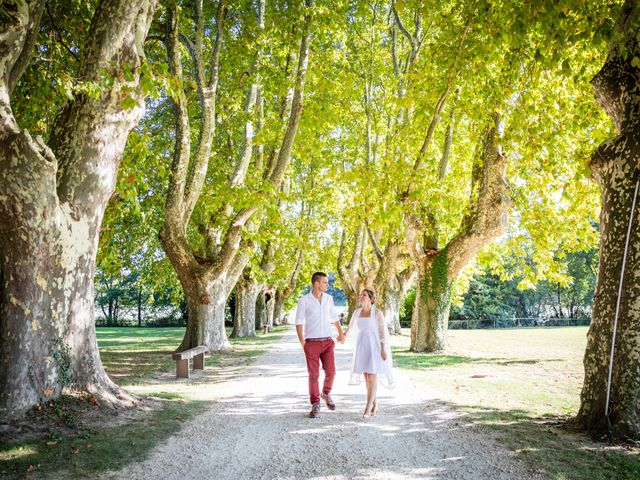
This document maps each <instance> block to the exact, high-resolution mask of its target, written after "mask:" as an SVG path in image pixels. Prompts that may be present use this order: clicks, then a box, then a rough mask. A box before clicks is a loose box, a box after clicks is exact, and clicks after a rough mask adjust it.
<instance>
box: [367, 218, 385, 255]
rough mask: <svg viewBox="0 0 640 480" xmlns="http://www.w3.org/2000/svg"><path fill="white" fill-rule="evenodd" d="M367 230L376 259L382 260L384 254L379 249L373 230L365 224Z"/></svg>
mask: <svg viewBox="0 0 640 480" xmlns="http://www.w3.org/2000/svg"><path fill="white" fill-rule="evenodd" d="M367 232H368V233H369V241H370V243H371V246H372V247H373V252H374V253H375V255H376V257H377V258H378V261H379V262H382V259H383V258H384V254H383V253H382V250H380V246H379V245H378V241H377V240H376V237H375V236H374V235H373V231H371V227H369V225H367Z"/></svg>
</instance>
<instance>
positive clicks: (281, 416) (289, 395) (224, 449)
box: [103, 330, 539, 480]
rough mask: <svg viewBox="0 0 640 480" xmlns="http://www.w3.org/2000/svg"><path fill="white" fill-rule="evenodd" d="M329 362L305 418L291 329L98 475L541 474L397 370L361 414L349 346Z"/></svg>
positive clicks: (360, 390) (300, 360) (302, 374)
mask: <svg viewBox="0 0 640 480" xmlns="http://www.w3.org/2000/svg"><path fill="white" fill-rule="evenodd" d="M336 364H337V368H338V374H337V376H336V380H335V383H334V389H333V397H334V400H335V402H336V404H337V410H336V411H335V412H330V411H329V410H327V409H326V408H323V410H322V414H321V416H320V418H318V419H309V418H308V417H307V413H308V411H309V403H308V395H307V392H306V390H307V380H306V378H307V376H306V368H305V362H304V354H303V352H302V349H301V348H300V345H299V343H298V342H297V338H296V337H295V332H294V330H291V331H289V332H287V333H286V334H285V335H284V336H283V338H282V339H281V340H280V341H279V342H277V343H276V344H275V345H274V346H273V347H272V348H271V350H269V351H268V352H267V353H266V354H264V355H263V356H261V357H260V358H258V360H257V361H256V362H255V363H254V364H253V365H252V366H250V367H248V368H247V369H246V370H245V371H244V372H240V373H238V374H237V375H235V376H231V377H230V378H227V379H225V380H224V381H223V382H219V383H214V384H206V385H204V384H203V385H202V388H207V389H211V391H210V392H206V394H207V395H206V396H209V395H210V396H211V398H215V399H216V400H215V401H214V402H213V406H212V407H211V409H209V410H207V411H206V412H205V413H203V414H201V415H199V416H198V417H196V418H193V419H192V420H191V421H189V422H187V423H185V425H184V427H183V429H182V430H181V431H180V432H179V433H177V434H176V435H175V436H173V437H171V438H169V439H168V440H167V441H165V442H164V443H162V444H161V445H159V446H158V447H157V448H156V449H155V450H154V451H153V452H152V453H151V455H150V457H149V458H148V459H147V460H146V461H145V462H143V463H139V464H133V465H129V466H128V467H126V468H125V469H123V470H120V471H118V472H110V473H108V474H107V475H105V476H104V477H103V478H110V479H112V478H126V479H149V478H151V479H155V478H163V479H185V478H189V479H205V478H211V479H216V480H226V479H229V480H231V479H234V480H235V479H243V480H250V479H291V480H294V479H295V480H298V479H331V480H342V479H394V480H395V479H418V478H420V479H465V480H466V479H487V480H489V479H491V480H494V479H505V480H506V479H509V480H513V479H533V478H539V477H538V476H537V475H535V474H532V473H531V472H530V471H529V470H528V469H527V468H526V467H525V466H524V465H523V464H521V463H520V462H519V461H517V460H516V459H515V458H514V454H513V452H511V451H509V450H508V449H506V448H505V447H503V446H501V445H499V444H498V443H496V442H495V441H494V440H493V439H492V438H491V437H490V436H489V435H488V434H487V433H486V432H483V431H482V430H481V429H479V428H477V427H473V426H471V425H470V424H469V423H468V422H466V421H465V420H464V418H463V417H462V416H461V415H460V413H458V412H455V411H453V410H451V409H450V408H447V407H444V406H442V405H441V404H439V403H438V401H437V400H435V399H434V398H433V396H431V397H430V396H429V392H425V391H423V390H424V388H422V389H420V388H418V386H417V385H415V384H412V383H411V381H410V380H409V379H408V378H407V377H406V376H405V375H403V374H402V372H401V371H398V370H396V380H397V386H396V388H395V389H394V390H385V389H384V388H379V389H378V401H379V404H380V412H379V414H378V417H376V418H372V419H367V420H364V419H363V418H362V410H363V408H364V400H365V388H364V385H360V386H349V385H347V379H348V369H349V365H350V351H349V349H348V347H347V346H343V345H338V346H337V347H336ZM321 379H322V374H321ZM323 407H324V405H323Z"/></svg>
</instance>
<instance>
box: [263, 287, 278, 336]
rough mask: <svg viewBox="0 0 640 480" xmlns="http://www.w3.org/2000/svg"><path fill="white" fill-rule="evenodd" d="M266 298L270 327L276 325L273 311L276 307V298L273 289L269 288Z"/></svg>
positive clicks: (266, 311) (266, 312)
mask: <svg viewBox="0 0 640 480" xmlns="http://www.w3.org/2000/svg"><path fill="white" fill-rule="evenodd" d="M264 299H265V314H266V316H267V325H269V328H271V327H273V325H274V321H273V312H274V308H275V299H274V298H273V290H268V291H267V292H266V293H265V294H264Z"/></svg>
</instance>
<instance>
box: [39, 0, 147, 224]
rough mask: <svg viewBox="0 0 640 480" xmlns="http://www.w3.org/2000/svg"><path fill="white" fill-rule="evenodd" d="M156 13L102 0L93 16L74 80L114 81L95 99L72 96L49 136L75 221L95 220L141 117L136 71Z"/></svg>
mask: <svg viewBox="0 0 640 480" xmlns="http://www.w3.org/2000/svg"><path fill="white" fill-rule="evenodd" d="M155 8H156V0H136V1H134V0H103V1H102V2H100V3H99V5H98V7H97V9H96V12H95V14H94V16H93V19H92V23H91V27H90V28H89V35H88V37H87V40H86V43H85V44H84V46H83V48H82V50H81V53H80V65H79V69H78V78H80V79H82V81H85V82H95V83H97V84H100V85H102V84H104V82H105V77H106V76H109V77H112V78H113V79H114V80H113V82H112V83H111V84H110V85H109V87H106V88H103V89H102V90H101V92H100V94H99V96H98V97H96V98H94V97H90V96H88V95H85V94H77V95H76V96H75V98H74V99H73V100H71V101H69V102H68V103H67V104H66V105H65V106H64V107H63V109H62V111H61V112H60V114H59V115H58V117H57V118H56V121H55V123H54V125H53V128H52V131H51V135H50V147H51V150H52V151H53V152H54V154H55V156H56V158H57V159H58V172H57V182H58V189H57V193H58V196H59V198H60V201H61V202H69V203H70V205H71V207H72V212H73V215H74V216H77V215H80V214H86V215H94V214H95V213H96V206H97V205H101V204H103V201H105V202H106V200H107V199H108V197H109V196H111V193H112V192H113V189H114V188H115V183H116V175H117V169H118V166H119V164H120V160H121V158H122V154H123V151H124V146H125V143H126V140H127V137H128V135H129V131H130V130H131V128H133V126H134V125H136V124H137V123H138V121H139V119H140V118H141V117H142V115H143V113H144V101H143V93H142V92H141V91H140V89H139V88H138V82H139V78H140V70H139V67H140V66H141V64H142V62H143V61H144V59H145V53H144V40H145V38H146V36H147V32H148V30H149V27H150V25H151V21H152V20H153V15H154V12H155ZM125 71H129V72H131V73H132V74H131V75H125V74H124V72H125ZM105 72H108V73H105ZM124 99H130V100H133V106H125V105H124V103H123V100H124ZM107 144H108V145H109V148H105V145H107ZM97 159H100V161H97ZM97 192H99V193H97Z"/></svg>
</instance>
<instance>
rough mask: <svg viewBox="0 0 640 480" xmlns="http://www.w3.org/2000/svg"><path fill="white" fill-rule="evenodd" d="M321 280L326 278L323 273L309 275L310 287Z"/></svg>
mask: <svg viewBox="0 0 640 480" xmlns="http://www.w3.org/2000/svg"><path fill="white" fill-rule="evenodd" d="M321 278H328V276H327V274H326V273H324V272H316V273H314V274H313V275H311V285H313V284H314V283H316V282H319V281H320V279H321Z"/></svg>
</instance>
